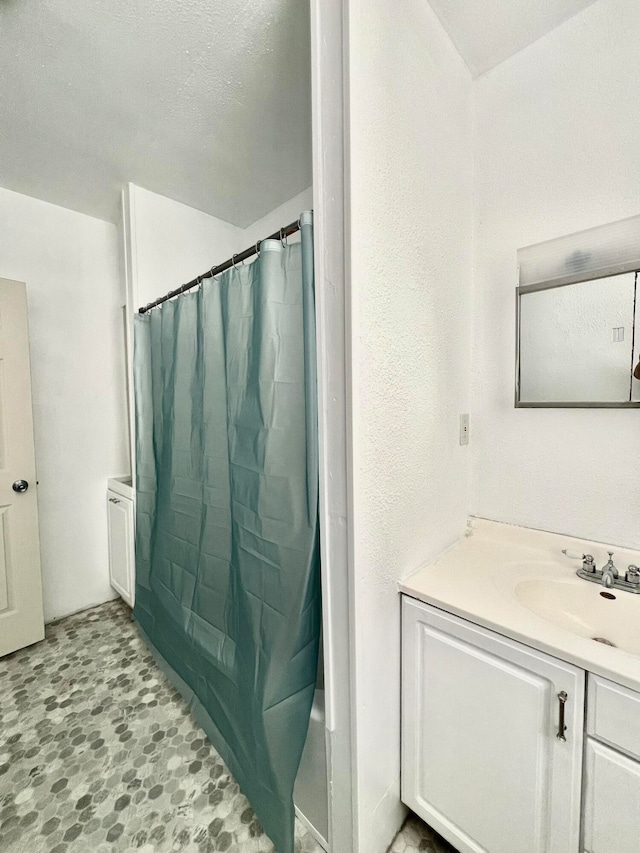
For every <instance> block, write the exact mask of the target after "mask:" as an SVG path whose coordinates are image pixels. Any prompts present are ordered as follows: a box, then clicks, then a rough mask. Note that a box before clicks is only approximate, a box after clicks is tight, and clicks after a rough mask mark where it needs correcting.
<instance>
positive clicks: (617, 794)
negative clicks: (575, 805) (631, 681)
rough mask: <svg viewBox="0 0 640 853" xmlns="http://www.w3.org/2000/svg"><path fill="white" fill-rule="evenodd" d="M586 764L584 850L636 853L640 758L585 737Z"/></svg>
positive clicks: (639, 847)
mask: <svg viewBox="0 0 640 853" xmlns="http://www.w3.org/2000/svg"><path fill="white" fill-rule="evenodd" d="M639 728H640V721H639ZM585 765H586V766H585V771H586V772H585V797H584V850H585V853H638V850H640V762H639V761H633V760H632V759H631V758H628V757H627V756H626V755H622V753H620V752H616V751H615V750H614V749H610V748H609V747H608V746H605V745H604V744H601V743H598V741H596V740H592V739H591V738H587V747H586V750H585Z"/></svg>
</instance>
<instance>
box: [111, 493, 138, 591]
mask: <svg viewBox="0 0 640 853" xmlns="http://www.w3.org/2000/svg"><path fill="white" fill-rule="evenodd" d="M111 482H112V481H110V483H111ZM116 489H117V491H116ZM107 522H108V531H109V581H110V583H111V586H112V587H113V588H114V589H115V591H116V592H117V593H118V594H119V595H120V596H121V597H122V598H123V599H124V600H125V601H126V602H127V604H128V605H129V606H130V607H133V604H134V599H135V557H134V524H135V520H134V501H133V499H132V497H128V496H127V495H126V491H125V490H124V489H123V488H118V487H117V485H116V487H115V489H114V488H113V487H111V488H109V489H108V491H107Z"/></svg>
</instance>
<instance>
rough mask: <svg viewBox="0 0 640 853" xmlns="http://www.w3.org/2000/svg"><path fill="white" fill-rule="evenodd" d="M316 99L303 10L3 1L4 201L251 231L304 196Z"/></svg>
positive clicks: (279, 5) (135, 0)
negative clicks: (126, 190)
mask: <svg viewBox="0 0 640 853" xmlns="http://www.w3.org/2000/svg"><path fill="white" fill-rule="evenodd" d="M309 89H310V58H309V6H308V3H307V2H301V0H222V1H221V0H216V2H211V0H82V2H79V3H78V2H70V1H69V0H0V124H1V127H2V131H1V133H0V186H3V187H6V188H8V189H12V190H15V191H17V192H21V193H25V194H27V195H32V196H36V197H37V198H41V199H44V200H46V201H50V202H53V203H54V204H59V205H62V206H64V207H69V208H72V209H74V210H79V211H82V212H84V213H88V214H90V215H93V216H98V217H100V218H103V219H110V220H113V221H115V219H116V217H117V210H118V194H119V190H120V189H121V188H122V187H123V186H124V184H125V183H126V182H127V181H133V182H134V183H136V184H139V185H141V186H143V187H146V188H147V189H150V190H153V191H155V192H158V193H161V194H163V195H167V196H169V197H170V198H174V199H177V200H178V201H182V202H184V203H185V204H189V205H191V206H193V207H196V208H199V209H200V210H204V211H206V212H207V213H210V214H212V215H214V216H218V217H220V218H221V219H225V220H227V221H229V222H232V223H234V224H236V225H240V226H245V225H247V224H249V223H251V222H253V221H255V220H256V219H258V218H259V217H261V216H262V215H264V214H265V213H267V212H268V211H270V210H272V209H273V208H274V207H276V206H277V205H279V204H281V203H282V202H283V201H285V200H287V199H289V198H291V197H292V196H294V195H296V194H297V193H298V192H300V191H301V190H303V189H305V188H306V187H308V186H309V185H310V184H311V128H310V123H311V114H310V113H311V107H310V92H309Z"/></svg>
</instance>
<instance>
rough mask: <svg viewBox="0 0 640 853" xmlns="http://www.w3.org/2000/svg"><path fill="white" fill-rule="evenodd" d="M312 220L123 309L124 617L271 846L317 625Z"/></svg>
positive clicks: (284, 809)
mask: <svg viewBox="0 0 640 853" xmlns="http://www.w3.org/2000/svg"><path fill="white" fill-rule="evenodd" d="M312 227H313V226H312V219H311V214H310V213H306V214H303V215H302V217H301V242H299V243H293V244H290V245H283V244H282V243H281V241H279V240H266V241H264V242H263V243H262V244H261V246H260V254H259V256H258V258H257V259H256V260H255V261H254V262H253V263H251V264H247V265H246V266H237V267H236V268H232V269H230V270H229V271H228V272H226V273H224V274H223V275H222V276H220V277H218V278H216V279H207V280H205V282H204V284H203V285H202V286H201V288H200V289H199V290H198V291H197V292H195V293H191V294H185V295H183V296H180V297H178V298H177V299H174V300H173V301H170V302H166V303H164V305H163V306H162V307H160V308H157V309H153V310H152V311H150V312H149V313H147V314H143V315H138V316H137V317H136V321H135V322H136V325H135V358H134V369H135V397H136V466H137V474H136V481H137V482H136V488H137V510H136V512H137V515H136V571H137V577H136V604H135V610H134V616H135V618H136V620H137V622H138V625H139V627H140V629H141V631H142V633H143V635H144V636H145V638H146V639H147V642H148V643H149V644H150V645H151V647H152V648H153V649H154V651H155V652H156V655H157V656H158V658H159V660H160V663H161V665H162V666H163V667H164V668H165V670H166V672H167V673H168V675H169V677H170V678H171V679H172V680H173V682H174V684H176V685H177V687H178V689H179V690H180V691H181V692H182V694H183V695H184V696H185V697H186V699H187V700H188V702H189V704H190V706H191V708H192V710H193V712H194V714H195V715H196V717H197V719H198V720H199V722H200V724H201V725H202V727H203V728H204V730H205V731H206V733H207V735H208V736H209V739H210V740H211V742H212V744H213V745H214V747H215V748H216V749H217V750H218V752H219V753H220V755H221V756H222V758H223V759H224V761H225V762H226V764H227V766H228V767H229V769H230V771H231V772H232V774H233V775H234V776H235V778H236V780H237V781H238V783H239V785H240V787H241V789H242V791H243V792H244V794H245V795H246V796H247V798H248V799H249V801H250V803H251V804H252V806H253V808H254V809H255V811H256V814H257V815H258V818H259V819H260V821H261V823H262V825H263V827H264V829H265V832H266V833H267V834H268V835H269V836H270V838H271V840H272V841H273V842H274V844H275V846H276V849H277V850H278V851H279V853H292V851H293V826H294V808H293V785H294V781H295V776H296V772H297V769H298V764H299V762H300V757H301V754H302V749H303V746H304V741H305V737H306V732H307V727H308V722H309V715H310V710H311V702H312V699H313V693H314V687H315V681H316V670H317V658H318V643H319V634H320V583H319V545H318V462H317V453H318V438H317V412H316V367H315V365H316V362H315V318H314V292H313V246H312V244H313V234H312Z"/></svg>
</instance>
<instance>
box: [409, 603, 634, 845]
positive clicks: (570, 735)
mask: <svg viewBox="0 0 640 853" xmlns="http://www.w3.org/2000/svg"><path fill="white" fill-rule="evenodd" d="M402 630H403V675H402V681H403V693H402V702H403V704H402V720H403V731H402V798H403V800H404V802H405V803H406V804H407V805H408V806H409V808H411V809H412V810H413V811H414V812H416V813H417V814H418V815H420V816H421V817H422V818H423V819H424V820H425V821H426V822H427V823H428V824H430V825H431V826H432V827H433V828H434V829H436V830H437V831H438V832H439V833H440V834H441V835H443V836H444V838H446V839H447V840H448V841H450V842H451V843H452V844H453V845H454V847H455V848H456V849H457V850H459V851H461V853H578V851H579V849H580V786H581V773H582V747H583V723H584V716H583V715H584V680H585V674H584V672H583V671H582V670H580V669H578V668H576V667H574V666H571V665H569V664H566V663H564V662H562V661H560V660H557V659H556V658H553V657H550V656H548V655H544V654H542V653H540V652H537V651H535V650H534V649H531V648H529V647H527V646H523V645H520V644H519V643H515V642H513V641H511V640H508V639H506V638H505V637H502V636H501V635H499V634H495V633H493V632H491V631H487V630H485V629H483V628H480V627H478V626H476V625H473V624H472V623H470V622H467V621H466V620H464V619H459V618H457V617H455V616H450V615H449V614H446V613H444V612H443V611H441V610H438V609H436V608H434V607H430V606H428V605H426V604H423V603H422V602H418V601H415V600H413V599H411V598H409V597H407V596H404V597H403V629H402ZM565 695H566V700H565V701H564V702H562V700H563V699H565ZM563 711H564V722H565V726H566V729H565V730H564V732H563V733H562V739H560V738H559V737H558V734H559V727H560V721H561V716H562V713H563ZM598 853H600V851H598ZM607 853H613V851H612V850H609V851H607ZM636 853H637V851H636Z"/></svg>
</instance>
